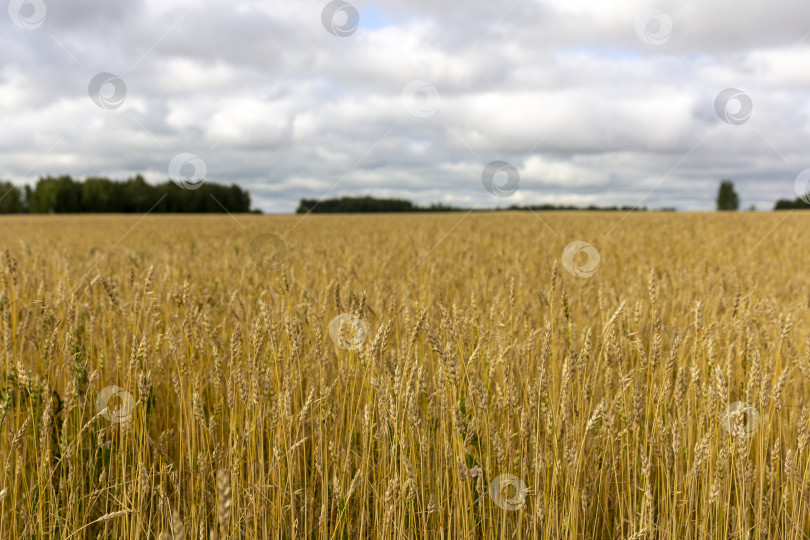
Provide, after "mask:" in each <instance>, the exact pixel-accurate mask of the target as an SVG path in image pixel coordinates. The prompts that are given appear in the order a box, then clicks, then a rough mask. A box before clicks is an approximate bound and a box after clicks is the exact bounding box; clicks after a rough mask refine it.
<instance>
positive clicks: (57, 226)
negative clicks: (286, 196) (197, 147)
mask: <svg viewBox="0 0 810 540" xmlns="http://www.w3.org/2000/svg"><path fill="white" fill-rule="evenodd" d="M808 231H810V213H804V212H799V211H797V212H769V213H754V212H749V213H739V214H738V213H712V214H702V213H652V212H651V213H634V214H630V215H625V214H624V213H620V212H615V213H596V212H594V213H591V212H581V213H576V212H571V213H566V212H560V213H555V212H548V213H538V214H533V213H531V212H519V213H507V212H503V213H472V214H464V213H448V214H397V215H331V216H326V215H310V216H306V217H303V216H261V215H235V216H226V215H218V216H200V215H193V216H176V215H172V216H168V215H149V216H146V217H143V216H135V215H102V216H93V215H83V216H65V215H55V216H12V217H3V218H0V249H4V251H5V252H4V253H0V276H2V281H0V314H2V317H1V318H0V345H2V348H0V365H1V366H2V381H0V538H2V539H15V540H16V539H23V538H76V539H78V538H92V539H95V538H116V539H122V538H127V539H135V538H142V539H145V538H172V539H179V538H195V539H196V538H200V539H205V538H209V539H212V538H218V539H226V538H234V539H235V538H298V537H300V538H325V539H332V538H352V539H354V538H446V539H450V538H526V539H532V538H543V539H563V538H637V539H642V538H648V539H663V538H694V539H698V538H712V539H715V538H716V539H726V538H789V539H799V538H806V537H807V536H808V535H810V489H808V488H810V471H809V470H808V466H809V465H810V459H808V454H810V448H808V442H809V441H810V404H808V403H807V400H808V396H810V384H808V383H809V382H810V318H809V317H808V310H809V308H810V287H809V286H808V285H809V284H810V281H809V280H808V278H809V277H810V250H807V249H806V244H807V232H808ZM576 241H580V242H584V243H587V244H588V245H585V244H579V245H574V247H572V248H568V249H566V246H569V245H570V244H571V243H572V242H576ZM577 246H579V248H582V249H579V251H577V250H578V247H577ZM597 255H598V259H597Z"/></svg>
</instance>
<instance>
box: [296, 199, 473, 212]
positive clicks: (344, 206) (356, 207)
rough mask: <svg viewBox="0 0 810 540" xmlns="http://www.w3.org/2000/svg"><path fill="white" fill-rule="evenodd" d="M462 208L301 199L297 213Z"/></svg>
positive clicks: (400, 201) (385, 201)
mask: <svg viewBox="0 0 810 540" xmlns="http://www.w3.org/2000/svg"><path fill="white" fill-rule="evenodd" d="M461 210H462V209H461V208H455V207H453V206H447V205H444V204H441V203H434V204H431V205H430V206H417V205H415V204H413V203H412V202H411V201H408V200H405V199H376V198H374V197H340V198H338V199H324V200H321V201H319V200H318V199H301V202H300V203H299V204H298V209H297V210H296V213H298V214H306V213H321V214H335V213H347V214H354V213H373V212H458V211H461Z"/></svg>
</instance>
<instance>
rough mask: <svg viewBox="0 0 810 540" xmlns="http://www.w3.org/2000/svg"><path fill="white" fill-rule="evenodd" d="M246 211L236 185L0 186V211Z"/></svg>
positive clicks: (43, 181)
mask: <svg viewBox="0 0 810 540" xmlns="http://www.w3.org/2000/svg"><path fill="white" fill-rule="evenodd" d="M150 209H151V210H152V211H153V212H161V213H164V212H200V213H209V212H224V211H225V210H227V211H228V212H234V213H243V212H250V194H249V193H248V192H247V191H244V190H242V189H241V188H240V187H239V186H237V185H235V184H234V185H231V186H223V185H218V184H212V183H204V184H202V185H201V186H199V187H198V188H197V189H193V190H189V189H183V188H181V187H180V186H178V185H176V184H174V183H173V182H166V183H165V184H159V185H156V186H153V185H151V184H147V183H146V181H145V180H144V179H143V177H142V176H141V175H137V176H135V177H134V178H130V179H128V180H127V181H125V182H116V181H113V180H110V179H109V178H97V177H92V178H87V179H86V180H84V181H83V182H81V181H77V180H74V179H73V178H71V177H70V176H58V177H53V176H46V177H42V178H40V179H39V180H38V181H37V183H36V186H34V187H33V188H31V186H25V187H24V188H22V189H21V188H19V187H17V186H15V185H13V184H11V183H10V182H0V213H3V214H18V213H31V214H43V213H81V212H116V213H118V212H120V213H128V212H147V211H149V210H150Z"/></svg>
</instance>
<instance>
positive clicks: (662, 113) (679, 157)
mask: <svg viewBox="0 0 810 540" xmlns="http://www.w3.org/2000/svg"><path fill="white" fill-rule="evenodd" d="M324 5H325V2H321V1H313V0H307V1H303V2H293V3H282V4H278V3H275V4H268V3H265V2H258V1H250V0H242V1H239V2H236V3H231V2H224V1H223V0H214V1H212V2H209V3H207V4H205V6H202V5H200V4H196V3H193V2H183V3H179V4H178V3H176V2H175V3H172V4H171V5H170V6H169V5H168V4H166V3H165V2H155V1H153V0H150V1H148V2H146V1H136V2H129V3H126V5H112V4H110V5H107V4H105V5H104V6H101V5H98V4H97V3H95V2H90V1H89V0H76V1H75V2H74V3H73V5H72V6H71V8H70V9H67V8H66V7H65V6H63V5H62V4H54V3H49V4H48V14H47V17H46V20H45V23H44V24H43V25H42V26H41V27H40V28H38V29H36V30H30V31H26V30H23V29H20V28H18V27H17V26H14V25H13V24H12V23H11V22H10V21H9V20H8V18H6V17H2V18H0V35H2V36H4V37H3V38H2V47H0V65H2V68H0V115H2V117H3V130H2V132H0V178H3V179H11V180H14V181H17V182H32V181H34V180H35V179H36V177H37V176H38V175H40V174H61V173H69V174H73V175H74V176H78V177H84V176H87V175H98V174H113V173H115V174H121V175H132V174H136V173H139V172H143V173H145V176H146V177H147V178H148V179H149V180H150V181H163V180H165V172H164V171H166V168H167V166H168V162H169V160H170V159H171V158H172V156H173V155H174V154H176V153H178V152H181V151H188V152H193V153H196V154H198V155H200V156H201V157H203V159H204V160H205V161H206V164H207V165H208V168H209V172H210V175H211V177H212V181H219V182H224V183H231V182H235V183H239V184H241V185H243V186H244V187H246V188H248V189H249V190H250V191H251V194H252V195H253V199H254V201H255V202H256V203H257V204H259V205H260V206H262V207H263V208H264V209H265V210H268V211H293V210H294V209H295V207H296V205H297V201H298V199H300V198H303V197H306V198H319V197H321V196H323V195H325V194H326V193H327V192H328V191H329V190H330V189H333V193H335V194H341V195H348V194H353V195H362V194H367V193H372V194H378V195H386V194H391V196H398V197H406V198H411V199H413V200H414V201H416V202H419V203H422V204H427V203H430V202H435V201H443V202H446V203H447V202H454V203H457V204H465V205H470V206H471V205H474V204H480V205H482V206H496V205H504V204H512V203H518V202H520V203H535V202H540V203H542V202H557V203H560V204H571V203H576V204H580V203H581V204H635V203H637V202H640V201H641V199H642V198H643V197H645V196H647V198H646V199H644V201H643V204H645V205H647V206H652V207H654V206H671V205H673V202H674V201H676V202H677V204H679V205H682V206H683V207H684V208H702V209H709V208H711V207H712V206H713V196H714V194H713V193H712V191H713V189H714V188H713V187H712V183H716V182H717V181H719V180H720V179H721V178H725V177H730V178H732V179H734V180H736V181H737V182H738V184H739V186H738V187H739V191H740V193H741V194H742V195H743V198H744V199H745V197H751V198H752V199H755V200H756V201H757V202H758V204H760V205H762V206H763V207H765V206H767V204H772V202H773V200H775V199H777V198H780V197H791V196H792V187H791V182H790V181H789V180H790V178H792V176H793V175H795V173H796V171H798V170H800V169H802V168H806V167H807V166H810V164H808V163H807V162H806V161H807V159H806V157H805V149H806V148H807V145H808V142H810V97H808V96H809V95H808V92H807V90H808V88H809V87H810V75H808V71H807V70H806V69H805V68H804V66H806V64H807V58H808V54H810V38H808V36H807V28H805V26H806V23H805V22H804V21H806V18H805V17H803V14H804V12H805V9H804V3H803V2H801V1H800V0H780V1H777V2H775V3H772V4H767V5H765V4H741V3H739V2H731V1H730V0H718V1H717V2H712V3H710V4H696V3H680V2H677V3H676V2H664V3H661V4H660V5H657V6H656V7H657V8H660V9H661V10H662V11H663V12H665V13H666V14H667V15H668V16H669V17H670V18H671V20H672V33H671V35H670V36H669V39H667V40H666V42H665V43H663V44H661V45H658V46H656V45H651V44H648V43H644V42H642V41H641V40H640V39H639V37H638V36H637V35H636V33H635V29H634V19H635V17H636V15H637V14H638V13H639V11H640V10H642V9H644V8H647V7H649V4H648V3H647V2H641V1H639V2H631V3H626V4H621V5H617V4H615V3H614V4H611V3H604V2H598V1H597V0H575V1H573V2H565V3H562V2H557V3H544V2H523V3H518V4H511V3H506V4H498V3H492V2H484V1H483V0H474V1H471V2H467V3H448V2H435V1H432V0H431V1H428V0H416V1H414V0H408V1H407V2H406V1H404V0H402V1H400V0H388V1H387V2H385V3H384V4H377V3H371V2H369V1H366V0H357V2H356V3H355V6H356V7H357V9H358V11H359V13H360V19H361V23H360V27H359V29H358V30H357V31H356V32H355V33H354V34H353V35H351V36H349V37H345V38H341V37H336V36H334V35H331V34H330V33H328V32H327V31H326V30H325V29H324V27H323V26H322V23H321V10H322V8H323V6H324ZM510 10H511V11H510ZM364 14H365V17H364ZM102 71H107V72H111V73H115V74H116V75H118V76H120V77H121V78H122V79H123V80H124V81H125V82H126V85H127V96H126V99H125V101H124V104H123V105H122V106H121V107H120V108H119V109H115V110H104V109H101V108H99V107H98V106H96V105H95V104H94V103H93V102H92V101H91V100H90V99H89V96H88V88H87V86H88V83H89V81H90V79H91V78H92V77H93V76H94V75H96V74H97V73H99V72H102ZM414 80H422V81H426V82H428V83H430V84H431V85H433V87H435V89H436V91H437V93H438V95H439V98H440V99H439V101H438V102H437V106H436V109H435V111H430V114H423V115H416V116H414V115H412V114H409V112H408V109H407V107H406V106H404V104H403V100H402V96H401V93H402V91H403V88H405V87H406V85H407V84H408V83H410V82H411V81H414ZM729 87H733V88H738V89H740V90H742V91H743V92H745V93H746V94H748V95H749V96H750V97H751V99H752V102H753V113H752V115H751V118H750V120H749V121H748V122H746V123H745V124H743V125H738V126H735V125H730V124H727V123H724V122H722V121H721V120H720V119H719V118H718V116H717V114H716V113H715V103H714V100H715V97H716V96H717V94H718V93H719V92H720V91H721V90H723V89H725V88H729ZM496 159H500V160H504V161H507V162H509V163H512V164H513V165H514V166H515V167H517V168H518V170H519V171H520V172H521V179H522V182H521V187H520V188H519V190H518V193H517V194H516V195H515V196H514V197H513V198H512V199H508V200H503V199H497V198H493V197H492V196H491V195H490V194H489V193H487V192H486V190H484V189H483V186H482V185H481V180H480V177H481V171H482V169H483V167H484V166H485V165H486V164H487V163H488V162H490V161H492V160H496ZM662 178H663V179H664V180H663V181H661V179H662ZM775 179H778V180H775ZM785 179H787V180H785ZM650 190H652V191H651V192H650V193H649V195H647V193H648V192H649V191H650ZM767 201H770V202H767ZM743 205H746V206H747V201H746V200H743Z"/></svg>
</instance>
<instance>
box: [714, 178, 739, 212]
mask: <svg viewBox="0 0 810 540" xmlns="http://www.w3.org/2000/svg"><path fill="white" fill-rule="evenodd" d="M739 208H740V196H739V195H737V192H736V191H734V182H732V181H731V180H723V181H721V182H720V189H719V190H718V191H717V209H718V210H733V211H736V210H739Z"/></svg>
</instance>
